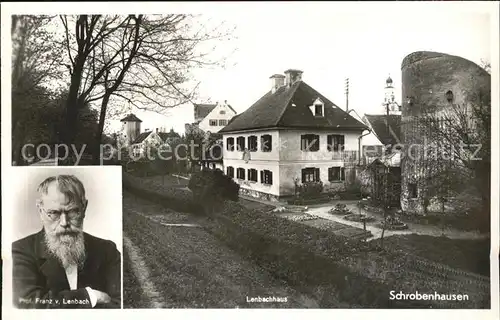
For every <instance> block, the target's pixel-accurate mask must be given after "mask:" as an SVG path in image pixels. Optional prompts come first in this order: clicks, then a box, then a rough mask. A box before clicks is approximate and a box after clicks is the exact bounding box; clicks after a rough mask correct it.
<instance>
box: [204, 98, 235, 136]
mask: <svg viewBox="0 0 500 320" xmlns="http://www.w3.org/2000/svg"><path fill="white" fill-rule="evenodd" d="M235 115H236V113H235V112H234V111H233V110H231V108H229V106H228V105H227V104H225V103H221V104H217V105H216V106H215V108H214V109H213V110H212V111H211V112H210V113H209V114H208V115H207V116H206V117H205V118H204V119H203V120H201V121H200V124H199V128H200V129H201V130H203V131H205V132H207V131H210V132H211V133H217V132H219V131H220V130H221V129H222V128H224V127H225V126H226V125H227V124H226V125H220V121H219V120H225V121H226V122H229V120H231V119H232V118H233V117H234V116H235ZM210 120H216V121H217V125H216V126H211V125H210Z"/></svg>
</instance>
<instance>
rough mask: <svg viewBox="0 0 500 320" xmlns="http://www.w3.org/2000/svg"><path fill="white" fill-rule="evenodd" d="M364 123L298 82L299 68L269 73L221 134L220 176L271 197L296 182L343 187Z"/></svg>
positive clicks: (247, 190)
mask: <svg viewBox="0 0 500 320" xmlns="http://www.w3.org/2000/svg"><path fill="white" fill-rule="evenodd" d="M366 128H367V127H366V125H365V124H363V123H361V122H360V121H358V120H356V119H355V118H353V117H352V116H350V115H349V114H348V113H346V112H345V111H343V110H342V109H340V108H339V107H337V106H336V105H335V104H334V103H333V102H331V101H330V100H328V99H327V98H326V97H325V96H323V95H322V94H321V93H319V92H318V91H316V90H315V89H313V88H312V87H311V86H309V85H308V84H307V83H305V82H304V81H302V71H299V70H287V71H285V76H283V75H279V74H276V75H273V76H271V90H270V91H269V92H267V93H266V94H265V95H264V96H263V97H262V98H260V99H259V100H258V101H257V102H255V103H254V104H253V105H252V106H251V107H250V108H248V109H247V110H246V111H245V112H243V113H241V114H239V115H237V116H236V117H234V118H233V119H232V120H231V121H230V122H229V124H228V125H227V126H226V127H225V128H223V129H222V130H221V131H220V133H222V135H223V142H224V151H223V164H224V170H225V172H226V174H228V175H229V176H231V177H233V178H234V179H235V180H236V181H237V182H238V183H239V184H240V190H241V193H242V194H247V195H250V196H254V197H260V198H264V199H269V200H277V199H279V198H281V197H287V196H292V195H293V194H294V192H295V184H296V183H299V184H301V183H304V182H309V181H321V182H322V183H323V184H324V186H325V191H327V190H330V189H343V188H345V186H346V180H348V177H349V176H352V174H355V168H354V167H352V166H348V163H355V160H356V157H355V156H356V155H357V154H358V152H359V148H360V136H361V134H362V132H363V131H364V130H366Z"/></svg>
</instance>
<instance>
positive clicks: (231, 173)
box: [226, 167, 234, 178]
mask: <svg viewBox="0 0 500 320" xmlns="http://www.w3.org/2000/svg"><path fill="white" fill-rule="evenodd" d="M226 172H227V175H228V176H229V177H231V178H234V168H233V167H227V169H226Z"/></svg>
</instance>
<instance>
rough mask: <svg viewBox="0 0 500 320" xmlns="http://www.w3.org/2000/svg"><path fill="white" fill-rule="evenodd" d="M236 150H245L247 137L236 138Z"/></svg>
mask: <svg viewBox="0 0 500 320" xmlns="http://www.w3.org/2000/svg"><path fill="white" fill-rule="evenodd" d="M236 146H237V149H236V151H245V137H238V138H236Z"/></svg>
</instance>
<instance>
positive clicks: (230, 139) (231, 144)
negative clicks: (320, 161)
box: [226, 138, 234, 151]
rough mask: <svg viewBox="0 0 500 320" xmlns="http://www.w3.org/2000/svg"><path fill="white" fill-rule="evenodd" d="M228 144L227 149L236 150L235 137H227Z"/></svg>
mask: <svg viewBox="0 0 500 320" xmlns="http://www.w3.org/2000/svg"><path fill="white" fill-rule="evenodd" d="M226 144H227V145H226V148H227V151H234V138H227V139H226Z"/></svg>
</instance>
